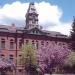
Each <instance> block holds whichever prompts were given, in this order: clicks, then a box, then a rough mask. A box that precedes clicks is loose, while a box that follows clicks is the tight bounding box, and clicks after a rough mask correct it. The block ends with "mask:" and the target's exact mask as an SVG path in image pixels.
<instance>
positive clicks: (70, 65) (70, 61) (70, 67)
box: [64, 51, 75, 73]
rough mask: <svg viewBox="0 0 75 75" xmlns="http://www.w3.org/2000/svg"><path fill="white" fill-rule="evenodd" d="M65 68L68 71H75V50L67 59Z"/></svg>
mask: <svg viewBox="0 0 75 75" xmlns="http://www.w3.org/2000/svg"><path fill="white" fill-rule="evenodd" d="M64 70H65V72H67V73H75V52H73V51H72V52H71V53H70V54H69V55H68V58H67V59H66V60H65V65H64Z"/></svg>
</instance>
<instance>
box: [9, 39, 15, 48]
mask: <svg viewBox="0 0 75 75" xmlns="http://www.w3.org/2000/svg"><path fill="white" fill-rule="evenodd" d="M10 49H14V40H13V39H11V40H10Z"/></svg>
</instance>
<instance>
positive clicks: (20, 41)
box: [19, 39, 22, 48]
mask: <svg viewBox="0 0 75 75" xmlns="http://www.w3.org/2000/svg"><path fill="white" fill-rule="evenodd" d="M21 46H22V39H20V40H19V48H21Z"/></svg>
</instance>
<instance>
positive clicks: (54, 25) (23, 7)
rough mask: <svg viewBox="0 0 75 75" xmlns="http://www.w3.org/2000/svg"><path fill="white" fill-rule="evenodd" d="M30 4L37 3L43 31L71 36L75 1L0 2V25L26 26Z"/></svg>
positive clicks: (10, 0) (9, 0)
mask: <svg viewBox="0 0 75 75" xmlns="http://www.w3.org/2000/svg"><path fill="white" fill-rule="evenodd" d="M30 2H34V3H35V8H36V10H37V13H38V14H39V17H38V18H39V25H41V26H43V29H45V30H50V31H57V32H61V33H63V34H65V35H70V31H71V25H72V22H73V16H75V0H0V25H12V23H14V24H15V25H16V26H19V27H23V26H25V14H26V12H27V9H28V6H29V3H30Z"/></svg>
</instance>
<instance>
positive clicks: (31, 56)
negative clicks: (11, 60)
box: [20, 44, 37, 65]
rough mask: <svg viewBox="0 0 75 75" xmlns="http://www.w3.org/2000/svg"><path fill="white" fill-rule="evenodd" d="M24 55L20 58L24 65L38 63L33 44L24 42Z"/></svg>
mask: <svg viewBox="0 0 75 75" xmlns="http://www.w3.org/2000/svg"><path fill="white" fill-rule="evenodd" d="M21 50H22V52H21V54H22V57H21V58H20V63H21V64H22V65H29V64H32V65H36V64H37V60H36V49H35V48H34V46H33V45H32V44H24V45H22V49H21Z"/></svg>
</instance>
